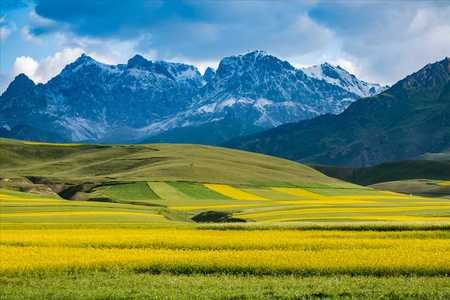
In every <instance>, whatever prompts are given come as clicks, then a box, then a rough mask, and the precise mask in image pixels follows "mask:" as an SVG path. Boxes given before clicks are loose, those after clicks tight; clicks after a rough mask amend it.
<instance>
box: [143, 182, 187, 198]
mask: <svg viewBox="0 0 450 300" xmlns="http://www.w3.org/2000/svg"><path fill="white" fill-rule="evenodd" d="M147 184H148V186H149V187H150V188H151V189H152V190H153V191H154V192H155V193H156V194H157V195H158V197H159V198H160V199H163V200H165V201H169V202H171V203H172V202H185V201H189V200H192V198H191V197H190V196H189V195H186V194H185V193H182V192H180V191H179V190H178V189H176V188H175V187H173V186H172V185H170V184H169V183H167V182H147Z"/></svg>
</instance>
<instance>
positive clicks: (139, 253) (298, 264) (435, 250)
mask: <svg viewBox="0 0 450 300" xmlns="http://www.w3.org/2000/svg"><path fill="white" fill-rule="evenodd" d="M449 238H450V235H449V233H448V232H445V231H435V232H426V231H413V232H339V231H295V230H264V231H242V230H238V231H232V230H229V231H220V230H198V229H135V230H133V229H115V230H106V229H90V230H89V229H79V230H77V229H71V230H63V229H61V230H29V231H22V232H21V231H20V230H4V231H3V232H2V237H1V245H0V251H1V253H2V256H1V265H0V273H9V272H30V271H49V270H59V269H61V270H67V269H70V270H72V269H85V268H87V269H97V268H101V269H104V268H111V269H112V268H117V267H119V268H127V269H133V270H140V271H144V272H145V271H148V272H161V271H167V272H173V273H191V272H206V273H216V272H223V273H242V272H244V273H251V274H290V273H293V274H447V273H448V272H450V243H449V242H448V239H449Z"/></svg>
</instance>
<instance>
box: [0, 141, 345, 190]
mask: <svg viewBox="0 0 450 300" xmlns="http://www.w3.org/2000/svg"><path fill="white" fill-rule="evenodd" d="M0 169H1V170H2V173H1V175H0V176H3V177H8V176H9V177H18V176H21V177H25V176H35V177H44V178H47V179H51V180H53V181H56V182H86V181H90V182H99V181H100V182H101V181H113V180H116V181H190V182H220V183H228V184H277V185H297V184H308V183H309V184H335V185H342V186H351V184H347V183H345V182H343V181H339V180H336V179H332V178H330V177H327V176H324V175H323V174H321V173H320V172H318V171H315V170H314V169H312V168H310V167H307V166H305V165H301V164H298V163H295V162H292V161H288V160H285V159H279V158H275V157H270V156H266V155H261V154H253V153H249V152H245V151H238V150H230V149H224V148H218V147H210V146H199V145H172V144H158V145H130V146H124V145H112V146H105V145H76V144H75V145H69V146H60V145H58V144H45V143H27V142H19V141H13V140H7V139H0Z"/></svg>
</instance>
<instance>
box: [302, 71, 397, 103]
mask: <svg viewBox="0 0 450 300" xmlns="http://www.w3.org/2000/svg"><path fill="white" fill-rule="evenodd" d="M302 71H303V72H304V73H305V74H306V75H307V76H309V77H312V78H315V79H318V80H323V81H326V82H328V83H330V84H333V85H336V86H339V87H341V88H343V89H345V90H347V91H349V92H351V93H354V94H356V95H358V96H360V97H370V96H374V95H376V94H379V93H381V92H382V91H384V90H386V89H387V88H388V87H387V86H381V85H379V84H376V83H368V82H365V81H362V80H359V79H358V78H356V76H355V75H353V74H351V73H350V72H348V71H347V70H345V69H343V68H341V67H340V66H333V65H331V64H329V63H323V64H321V65H315V66H311V67H307V68H303V69H302Z"/></svg>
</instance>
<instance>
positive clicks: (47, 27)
mask: <svg viewBox="0 0 450 300" xmlns="http://www.w3.org/2000/svg"><path fill="white" fill-rule="evenodd" d="M0 43H1V44H0V90H4V89H5V87H6V86H7V84H8V83H9V82H10V81H11V79H12V78H13V77H14V76H15V75H17V74H18V73H21V72H24V73H26V74H27V75H29V76H30V77H31V78H32V79H33V80H34V81H36V82H46V81H47V80H49V79H50V78H51V77H53V76H55V75H56V74H57V73H58V72H59V71H60V70H61V69H62V68H63V67H64V65H65V64H67V63H69V62H71V61H73V60H74V59H76V58H77V57H78V56H79V55H80V54H81V53H83V52H85V53H87V54H88V55H90V56H92V57H94V58H95V59H97V60H99V61H101V62H104V63H110V64H117V63H124V62H126V61H127V59H128V58H130V57H131V56H133V55H134V54H136V53H139V54H141V55H143V56H145V57H147V58H148V59H164V60H171V61H179V62H186V63H190V64H194V65H196V66H198V67H199V69H200V70H201V71H202V70H204V69H205V68H206V67H207V66H212V67H216V66H217V63H218V62H219V60H220V59H221V58H222V57H224V56H229V55H235V54H240V53H244V52H247V51H251V50H255V49H260V50H265V51H267V52H269V53H271V54H273V55H275V56H278V57H280V58H282V59H285V60H288V61H289V62H291V63H292V64H293V65H295V66H297V67H302V66H308V65H313V64H319V63H322V62H325V61H328V62H330V63H332V64H338V65H341V66H343V67H344V68H346V69H347V70H349V71H351V72H353V73H355V74H356V75H358V76H359V77H361V78H362V79H365V80H368V81H372V82H379V83H387V84H392V83H394V82H395V81H397V80H399V79H401V78H402V77H404V76H405V75H407V74H409V73H411V72H414V71H416V70H417V69H418V68H420V67H421V66H423V65H425V64H427V63H429V62H434V61H436V60H440V59H442V58H443V57H445V56H450V1H445V0H439V1H431V0H430V1H407V0H403V1H388V0H385V1H376V0H364V1H363V0H353V1H350V0H349V1H320V0H310V1H307V0H305V1H252V0H245V1H244V0H241V1H225V0H223V1H220V0H214V1H212V0H211V1H201V0H195V1H194V0H190V1H174V0H173V1H159V0H151V1H150V0H130V1H122V0H64V1H61V0H0Z"/></svg>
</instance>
